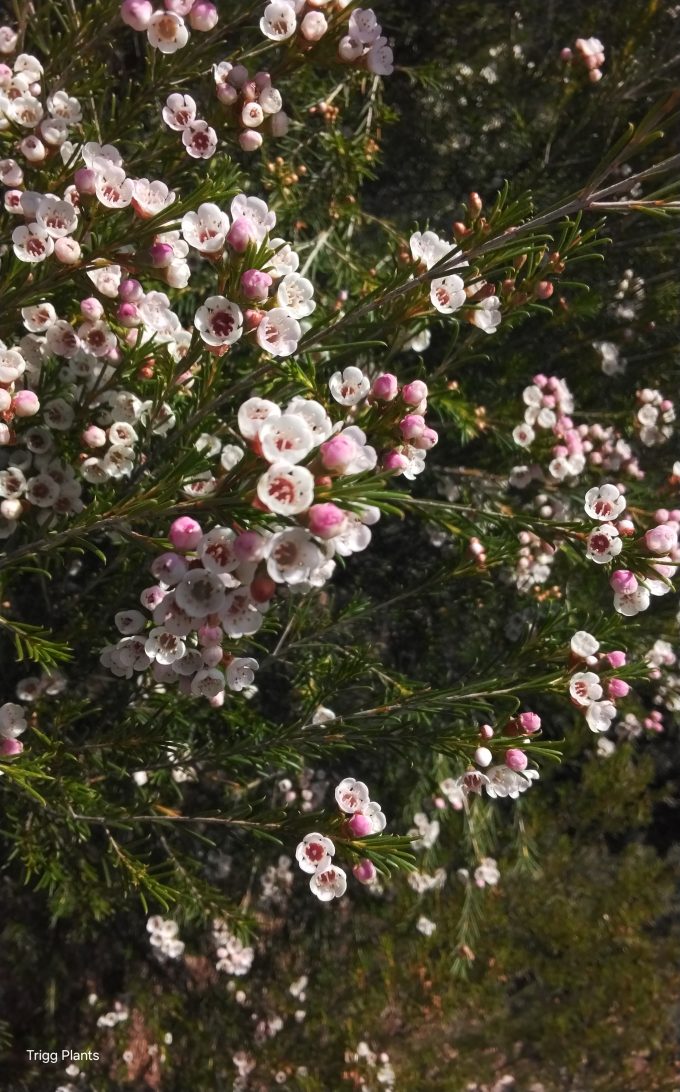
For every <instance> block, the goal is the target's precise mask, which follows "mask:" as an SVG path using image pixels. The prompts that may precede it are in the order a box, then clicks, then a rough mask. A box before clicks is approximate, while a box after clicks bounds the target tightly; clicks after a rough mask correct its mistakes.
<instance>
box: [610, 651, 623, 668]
mask: <svg viewBox="0 0 680 1092" xmlns="http://www.w3.org/2000/svg"><path fill="white" fill-rule="evenodd" d="M627 659H628V657H627V656H626V654H625V652H618V651H615V652H608V653H607V655H606V656H605V660H608V661H609V664H610V665H611V667H613V668H617V667H624V666H625V664H626V662H627Z"/></svg>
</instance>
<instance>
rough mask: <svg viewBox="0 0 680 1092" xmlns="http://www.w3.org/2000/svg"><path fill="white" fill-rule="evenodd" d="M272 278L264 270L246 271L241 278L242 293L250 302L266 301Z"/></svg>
mask: <svg viewBox="0 0 680 1092" xmlns="http://www.w3.org/2000/svg"><path fill="white" fill-rule="evenodd" d="M271 286H272V278H271V277H270V276H269V274H268V273H265V272H264V270H262V269H246V271H245V273H244V274H243V276H242V277H241V291H242V292H243V295H244V296H246V297H247V298H248V299H249V300H259V301H262V300H266V298H267V296H268V295H269V289H270V288H271Z"/></svg>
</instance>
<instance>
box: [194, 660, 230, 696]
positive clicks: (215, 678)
mask: <svg viewBox="0 0 680 1092" xmlns="http://www.w3.org/2000/svg"><path fill="white" fill-rule="evenodd" d="M223 691H224V675H223V674H222V672H221V671H218V670H217V668H216V667H210V668H205V669H204V670H203V671H197V672H196V674H195V675H194V677H193V679H192V680H191V693H192V694H193V696H194V697H195V698H208V699H210V698H216V697H217V695H218V694H221V693H222V692H223Z"/></svg>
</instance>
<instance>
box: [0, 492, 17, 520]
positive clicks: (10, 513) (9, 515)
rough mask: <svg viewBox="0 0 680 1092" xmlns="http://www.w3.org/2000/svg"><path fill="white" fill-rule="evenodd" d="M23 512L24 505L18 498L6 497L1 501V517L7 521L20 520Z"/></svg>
mask: <svg viewBox="0 0 680 1092" xmlns="http://www.w3.org/2000/svg"><path fill="white" fill-rule="evenodd" d="M21 511H22V505H21V501H20V500H19V498H18V497H6V498H5V499H4V500H3V501H0V516H4V517H5V519H19V517H20V516H21Z"/></svg>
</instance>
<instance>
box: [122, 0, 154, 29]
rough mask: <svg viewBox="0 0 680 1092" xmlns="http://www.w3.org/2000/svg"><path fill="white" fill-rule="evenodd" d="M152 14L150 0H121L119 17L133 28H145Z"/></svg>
mask: <svg viewBox="0 0 680 1092" xmlns="http://www.w3.org/2000/svg"><path fill="white" fill-rule="evenodd" d="M152 15H153V5H152V4H151V2H150V0H123V3H122V4H121V5H120V17H121V19H122V20H123V22H124V23H125V24H126V25H127V26H129V27H132V29H133V30H146V29H147V27H148V25H149V21H150V19H151V16H152Z"/></svg>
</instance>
